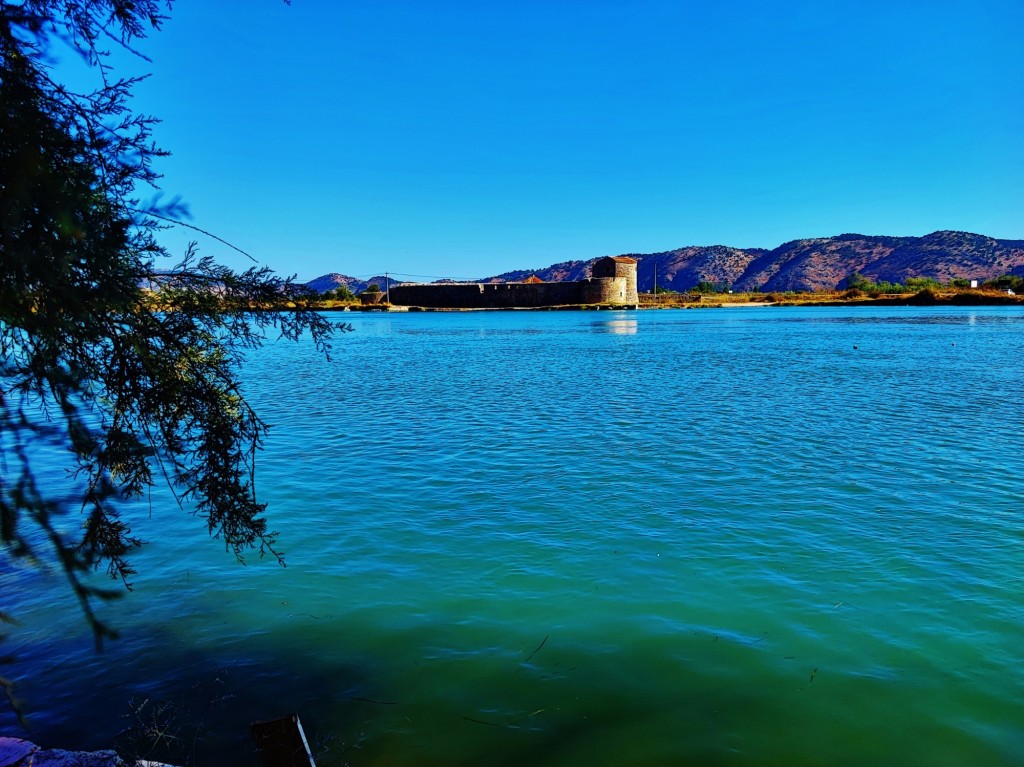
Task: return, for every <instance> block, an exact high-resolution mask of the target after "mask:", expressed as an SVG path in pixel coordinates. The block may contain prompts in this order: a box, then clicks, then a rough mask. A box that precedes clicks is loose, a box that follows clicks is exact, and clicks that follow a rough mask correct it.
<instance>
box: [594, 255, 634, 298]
mask: <svg viewBox="0 0 1024 767" xmlns="http://www.w3.org/2000/svg"><path fill="white" fill-rule="evenodd" d="M636 263H637V262H636V259H635V258H630V257H629V256H605V257H604V258H599V259H597V261H595V262H594V266H593V268H592V269H591V274H592V275H593V276H594V277H595V278H606V277H611V278H612V280H611V284H610V285H609V289H608V290H606V291H604V292H605V293H606V294H607V295H606V296H605V298H604V300H605V302H607V303H611V304H631V305H633V306H636V305H637V304H638V303H640V297H639V296H638V295H637V292H636ZM601 282H605V281H604V280H601ZM606 284H607V283H606Z"/></svg>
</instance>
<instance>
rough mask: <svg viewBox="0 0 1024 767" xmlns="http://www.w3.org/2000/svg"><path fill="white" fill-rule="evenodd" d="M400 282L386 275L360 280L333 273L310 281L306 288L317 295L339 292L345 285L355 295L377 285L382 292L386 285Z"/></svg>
mask: <svg viewBox="0 0 1024 767" xmlns="http://www.w3.org/2000/svg"><path fill="white" fill-rule="evenodd" d="M398 282H399V281H398V280H393V279H391V278H387V279H385V278H384V275H379V276H377V277H371V278H370V279H368V280H360V279H357V278H355V277H349V276H347V275H344V274H338V273H337V272H331V273H330V274H325V275H323V276H322V277H317V278H316V279H315V280H310V281H309V282H307V283H306V287H307V288H309V289H310V290H313V291H315V292H317V293H325V292H327V291H328V290H337V289H338V288H339V287H340V286H342V285H344V286H345V287H347V288H348V289H349V290H351V291H352V292H353V293H361V292H363V291H364V290H366V288H367V287H368V286H370V285H372V284H376V285H377V287H379V288H380V289H381V290H385V289H386V284H391V285H397V284H398Z"/></svg>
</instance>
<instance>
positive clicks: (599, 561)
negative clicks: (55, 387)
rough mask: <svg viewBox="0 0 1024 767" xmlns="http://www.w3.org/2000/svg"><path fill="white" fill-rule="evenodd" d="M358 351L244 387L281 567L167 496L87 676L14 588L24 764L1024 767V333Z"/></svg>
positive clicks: (395, 336)
mask: <svg viewBox="0 0 1024 767" xmlns="http://www.w3.org/2000/svg"><path fill="white" fill-rule="evenodd" d="M346 316H347V315H346ZM353 324H354V325H355V327H356V332H354V333H352V334H349V335H347V336H345V337H344V338H343V339H341V340H339V341H338V343H337V345H336V349H335V360H334V361H333V362H332V363H327V362H325V361H324V360H323V359H322V358H320V357H319V356H318V355H317V354H316V352H315V351H314V350H313V348H312V345H311V344H305V343H303V344H287V343H272V344H269V345H268V346H267V347H266V348H265V349H263V350H262V351H260V352H258V353H256V354H254V355H253V358H252V360H251V363H250V365H249V367H248V369H247V372H246V381H247V386H248V392H249V395H250V397H251V399H252V400H253V402H254V403H255V404H256V405H257V407H258V409H259V410H260V412H261V414H262V415H264V417H265V418H266V419H267V420H268V421H269V422H270V423H271V424H273V425H274V428H273V430H272V432H271V436H270V439H269V440H268V442H267V450H266V451H265V453H264V454H263V456H262V460H261V463H260V465H259V472H258V482H259V486H260V488H261V490H262V492H263V495H264V500H267V501H269V503H270V512H271V520H272V524H273V526H274V527H275V528H276V529H278V530H280V532H281V542H282V547H283V548H284V550H285V552H286V557H287V561H288V566H287V568H285V569H281V568H280V567H278V566H277V565H276V564H273V563H271V562H269V561H264V562H258V561H250V562H249V564H248V566H246V567H240V566H238V565H236V564H235V563H234V561H233V559H232V558H231V557H229V556H227V555H226V554H225V553H224V552H223V549H222V547H220V546H218V544H216V543H209V542H207V541H205V539H204V535H203V531H202V525H201V524H199V523H198V522H197V521H196V520H194V519H192V518H191V517H189V516H188V514H187V513H183V512H181V511H179V510H177V509H176V508H174V507H172V506H171V505H169V504H168V503H167V501H166V499H165V498H164V497H163V495H162V494H160V493H154V496H153V498H152V499H150V500H149V501H147V502H146V503H143V504H139V506H138V507H136V508H134V509H133V510H132V511H133V513H134V514H135V516H136V517H137V518H138V519H137V530H138V531H139V532H140V533H142V534H143V536H144V537H146V538H147V539H148V540H150V541H152V543H151V544H150V545H149V546H147V547H146V549H145V550H144V551H143V552H141V553H140V554H139V555H138V556H137V557H136V561H137V564H138V567H139V570H140V573H141V574H140V576H138V577H137V578H136V581H135V591H134V593H132V594H131V595H129V596H128V597H127V598H125V599H122V600H120V601H118V602H116V603H114V604H112V605H109V606H107V607H105V608H104V614H105V616H106V617H108V618H109V620H111V621H112V622H113V623H114V624H116V625H117V626H118V627H119V628H120V629H121V630H122V638H121V639H120V640H119V641H117V642H115V643H112V644H111V645H109V646H108V648H107V650H106V651H105V652H104V654H103V655H100V656H96V655H94V654H93V652H92V645H91V641H90V639H89V636H88V633H87V631H86V629H85V626H84V621H82V620H80V619H79V618H78V615H77V614H76V613H75V612H74V610H75V608H74V606H73V604H72V602H71V600H70V598H69V597H68V596H67V595H66V594H65V593H64V588H63V586H62V585H61V582H60V580H59V579H58V578H57V577H56V576H54V575H47V574H38V573H33V572H29V571H25V570H15V569H13V568H12V566H11V564H10V563H9V562H6V561H3V562H0V565H2V566H0V587H2V590H3V593H4V601H5V602H6V603H7V604H8V605H9V609H10V611H12V612H14V613H16V615H17V617H18V618H19V619H20V620H21V621H22V625H21V626H19V627H17V630H16V632H15V635H14V637H15V642H9V643H8V644H7V648H6V649H8V650H13V651H14V652H16V653H17V655H18V656H19V659H20V660H19V661H18V663H17V664H15V665H13V666H8V667H6V669H5V673H6V674H7V675H9V676H15V677H18V678H19V688H18V689H19V692H20V693H21V696H22V697H23V698H24V699H25V702H26V704H28V706H29V709H30V711H31V712H32V722H33V725H34V728H35V729H34V731H33V736H34V737H36V739H37V740H39V741H41V742H49V743H52V744H53V745H58V744H59V745H64V746H68V745H85V746H90V747H100V746H102V745H105V744H106V743H107V742H109V740H110V739H111V738H112V737H113V736H114V734H116V732H117V731H118V730H119V729H120V728H122V727H124V726H125V722H126V720H125V719H123V718H122V715H123V714H124V713H125V712H126V707H127V701H128V699H129V698H131V697H133V696H134V697H135V699H136V701H138V700H140V699H147V698H148V699H151V700H154V701H155V700H157V699H173V700H175V701H179V702H183V703H182V705H187V706H188V707H190V710H191V711H192V712H193V713H194V715H196V716H198V715H200V714H201V716H202V717H203V718H204V719H203V721H204V724H205V726H206V730H207V732H208V734H207V735H206V737H205V740H204V741H203V742H200V743H198V744H195V743H192V742H191V741H189V742H188V743H187V744H185V743H184V736H182V743H179V744H178V745H179V746H182V747H183V746H184V745H187V746H188V748H189V749H191V751H190V753H196V754H198V756H199V758H200V759H205V760H206V762H205V763H251V756H249V753H250V752H251V748H250V747H249V745H248V743H247V729H246V728H247V724H248V722H250V721H252V720H254V719H259V718H269V717H273V716H277V715H281V714H285V713H288V712H291V711H297V712H298V713H299V714H300V716H301V717H302V719H303V722H304V724H305V726H306V730H307V733H309V734H310V735H311V738H312V739H314V740H316V741H318V742H319V741H325V743H321V745H326V747H327V750H326V751H325V752H323V755H322V758H321V759H320V761H319V762H318V763H319V764H321V765H331V764H352V765H390V764H418V765H448V764H466V765H468V764H474V765H475V764H493V765H502V764H508V765H522V764H538V765H548V764H550V765H623V764H630V765H660V764H693V765H698V764H699V765H822V764H828V765H846V764H849V765H858V766H860V765H865V764H870V765H906V764H920V765H968V764H972V765H973V764H977V765H1022V764H1024V664H1022V660H1024V659H1022V653H1024V650H1022V648H1024V522H1022V516H1021V515H1022V511H1021V500H1022V489H1024V457H1022V456H1024V452H1022V450H1021V442H1022V429H1021V424H1022V417H1024V406H1022V405H1021V392H1022V391H1024V355H1022V351H1024V312H1022V311H1021V310H1019V309H1006V308H973V309H966V308H963V309H961V308H956V309H939V308H887V309H878V310H876V309H867V308H860V307H858V308H817V309H815V308H737V309H721V310H703V311H692V310H691V311H683V310H679V311H659V312H638V313H637V312H634V313H618V312H551V313H546V312H545V313H537V312H503V313H423V314H402V315H360V316H358V317H356V318H355V319H353ZM11 594H14V595H15V596H14V597H13V600H11V597H10V595H11ZM12 601H13V604H11V602H12ZM195 712H199V713H195ZM4 717H6V718H4ZM13 729H14V725H13V723H12V722H11V719H10V717H9V716H7V715H6V713H5V714H3V715H0V731H7V732H11V731H13ZM247 760H248V761H247Z"/></svg>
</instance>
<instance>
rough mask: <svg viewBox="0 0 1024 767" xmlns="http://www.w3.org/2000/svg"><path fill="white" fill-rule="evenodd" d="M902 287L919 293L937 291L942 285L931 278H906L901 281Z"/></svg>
mask: <svg viewBox="0 0 1024 767" xmlns="http://www.w3.org/2000/svg"><path fill="white" fill-rule="evenodd" d="M903 285H904V286H905V287H906V288H907V290H912V291H915V292H917V291H921V290H924V289H926V288H927V289H929V290H938V289H940V288H941V287H942V283H941V282H939V281H938V280H934V279H932V278H931V277H907V279H905V280H904V281H903Z"/></svg>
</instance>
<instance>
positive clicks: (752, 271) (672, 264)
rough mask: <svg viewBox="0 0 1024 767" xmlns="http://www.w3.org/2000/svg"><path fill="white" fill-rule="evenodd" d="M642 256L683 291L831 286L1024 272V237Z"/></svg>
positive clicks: (561, 275) (558, 272) (646, 276)
mask: <svg viewBox="0 0 1024 767" xmlns="http://www.w3.org/2000/svg"><path fill="white" fill-rule="evenodd" d="M623 255H628V256H630V257H632V258H635V259H637V261H638V262H639V267H638V274H637V286H638V288H639V290H640V291H641V292H643V291H649V290H651V289H652V288H653V287H654V277H655V271H657V279H658V286H659V287H662V288H669V289H671V290H679V291H685V290H689V289H690V288H692V287H694V286H696V285H697V284H698V283H700V282H713V283H724V284H727V285H730V286H732V287H733V288H734V289H736V290H754V289H755V288H756V289H758V290H761V291H780V292H781V291H787V290H832V289H835V288H842V287H844V283H845V281H846V278H847V277H849V276H850V275H851V274H853V273H854V272H859V273H860V274H863V275H864V276H865V277H867V278H868V279H870V280H872V281H879V280H888V281H889V282H902V281H903V280H905V279H906V278H907V277H932V278H933V279H936V280H939V281H941V282H947V281H949V280H950V279H953V278H956V277H964V278H967V279H978V280H988V279H992V278H994V277H999V276H1000V275H1003V274H1018V275H1021V276H1024V240H995V239H992V238H991V237H985V236H983V235H980V234H970V233H968V232H934V233H933V234H929V235H926V236H924V237H886V236H872V235H862V234H841V235H838V236H836V237H820V238H815V239H809V240H793V241H792V242H787V243H785V244H784V245H780V246H779V247H777V248H775V249H774V250H765V249H762V248H743V249H741V248H731V247H727V246H725V245H710V246H689V247H685V248H679V249H677V250H668V251H664V252H662V253H626V254H623ZM596 260H597V259H591V260H590V261H568V262H565V263H561V264H554V265H553V266H550V267H548V268H546V269H537V270H533V271H515V272H505V273H504V274H499V275H497V276H496V277H491V278H489V279H488V280H485V281H486V282H513V281H518V280H522V279H524V278H525V277H528V276H529V275H531V274H535V275H537V276H538V277H540V278H541V279H542V280H544V281H545V282H550V281H557V280H564V279H571V280H576V279H581V278H582V277H589V276H590V267H591V265H592V264H593V263H594V261H596Z"/></svg>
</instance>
